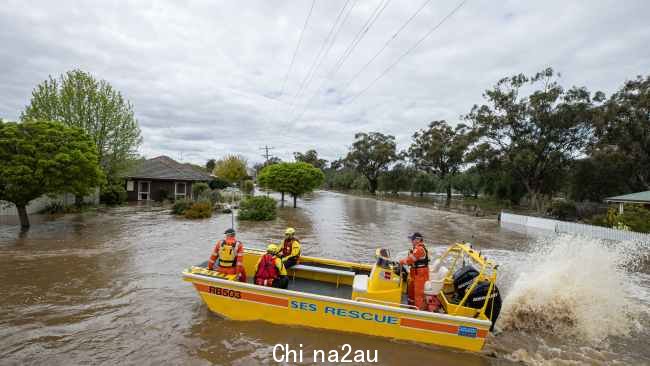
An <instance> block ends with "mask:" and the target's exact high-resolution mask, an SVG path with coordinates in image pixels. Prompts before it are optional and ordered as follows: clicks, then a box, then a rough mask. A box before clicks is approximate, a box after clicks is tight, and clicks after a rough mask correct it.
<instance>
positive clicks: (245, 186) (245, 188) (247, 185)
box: [241, 180, 255, 195]
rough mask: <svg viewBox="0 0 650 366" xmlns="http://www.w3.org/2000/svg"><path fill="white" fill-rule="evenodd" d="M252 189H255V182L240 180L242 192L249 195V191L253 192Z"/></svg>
mask: <svg viewBox="0 0 650 366" xmlns="http://www.w3.org/2000/svg"><path fill="white" fill-rule="evenodd" d="M254 190H255V184H254V183H253V181H252V180H245V181H243V182H241V191H242V192H243V193H244V194H248V195H250V194H251V193H253V191H254Z"/></svg>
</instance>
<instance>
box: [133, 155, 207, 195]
mask: <svg viewBox="0 0 650 366" xmlns="http://www.w3.org/2000/svg"><path fill="white" fill-rule="evenodd" d="M125 178H126V192H127V195H128V201H161V200H163V199H184V198H191V196H192V184H194V183H198V182H205V183H207V182H209V181H210V180H211V179H212V176H211V175H210V174H208V173H207V172H205V171H201V170H200V169H198V168H196V167H194V166H192V165H190V164H181V163H179V162H177V161H175V160H173V159H171V158H170V157H168V156H158V157H155V158H153V159H147V160H142V161H141V162H139V163H138V165H137V166H135V167H134V168H133V169H132V170H131V172H129V174H127V175H126V177H125Z"/></svg>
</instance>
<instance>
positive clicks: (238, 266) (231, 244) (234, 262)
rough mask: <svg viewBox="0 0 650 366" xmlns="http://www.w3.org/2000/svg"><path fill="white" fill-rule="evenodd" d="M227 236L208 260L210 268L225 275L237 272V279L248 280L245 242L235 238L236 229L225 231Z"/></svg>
mask: <svg viewBox="0 0 650 366" xmlns="http://www.w3.org/2000/svg"><path fill="white" fill-rule="evenodd" d="M224 235H225V238H224V239H223V240H219V241H218V242H217V245H216V246H215V247H214V250H213V251H212V255H211V256H210V260H209V261H208V269H209V270H211V271H212V270H214V268H215V264H216V269H217V273H221V274H225V275H233V274H236V275H237V277H236V280H237V281H240V282H246V271H245V270H244V244H242V242H240V241H239V240H237V239H236V238H235V230H233V229H228V230H226V231H225V232H224Z"/></svg>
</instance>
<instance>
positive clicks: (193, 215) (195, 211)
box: [184, 202, 212, 219]
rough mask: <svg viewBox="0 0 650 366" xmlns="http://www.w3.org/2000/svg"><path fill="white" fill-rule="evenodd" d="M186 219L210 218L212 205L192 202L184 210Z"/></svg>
mask: <svg viewBox="0 0 650 366" xmlns="http://www.w3.org/2000/svg"><path fill="white" fill-rule="evenodd" d="M184 215H185V218H186V219H204V218H208V217H212V204H210V202H194V203H193V204H192V206H190V208H188V209H186V210H185V214H184Z"/></svg>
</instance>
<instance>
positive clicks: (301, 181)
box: [257, 162, 325, 208]
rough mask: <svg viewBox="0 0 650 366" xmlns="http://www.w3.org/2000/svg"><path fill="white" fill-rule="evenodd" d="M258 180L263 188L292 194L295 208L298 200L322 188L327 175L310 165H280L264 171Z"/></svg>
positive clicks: (301, 163)
mask: <svg viewBox="0 0 650 366" xmlns="http://www.w3.org/2000/svg"><path fill="white" fill-rule="evenodd" d="M257 180H258V183H259V184H260V185H261V186H262V187H265V188H268V189H272V190H274V191H276V192H287V193H290V194H291V196H292V197H293V207H294V208H295V207H296V199H297V198H298V197H300V196H302V195H303V194H305V193H308V192H311V191H313V190H314V189H316V188H318V187H320V185H321V184H323V181H324V180H325V175H324V174H323V172H322V171H321V170H320V169H318V168H314V166H312V165H311V164H308V163H303V162H296V163H279V164H273V165H270V166H267V167H266V168H264V169H262V171H261V172H260V174H259V176H258V179H257Z"/></svg>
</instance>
